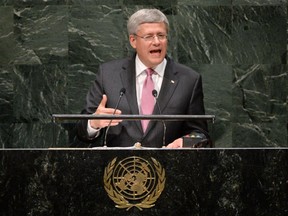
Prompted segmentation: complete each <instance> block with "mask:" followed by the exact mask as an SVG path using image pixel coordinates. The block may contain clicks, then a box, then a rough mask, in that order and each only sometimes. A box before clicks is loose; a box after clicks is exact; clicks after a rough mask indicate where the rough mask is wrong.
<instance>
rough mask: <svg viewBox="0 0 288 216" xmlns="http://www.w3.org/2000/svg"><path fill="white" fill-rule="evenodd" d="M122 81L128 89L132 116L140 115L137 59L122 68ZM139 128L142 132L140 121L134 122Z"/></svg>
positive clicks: (132, 59) (129, 61)
mask: <svg viewBox="0 0 288 216" xmlns="http://www.w3.org/2000/svg"><path fill="white" fill-rule="evenodd" d="M120 76H121V81H122V84H123V86H124V87H125V89H126V93H125V95H126V97H127V102H128V104H129V107H130V110H131V113H132V114H135V115H138V114H139V109H138V103H137V95H136V77H135V76H136V72H135V58H131V59H129V60H128V61H127V62H126V63H124V64H123V66H122V71H121V74H120ZM133 122H134V123H135V124H136V125H137V128H138V129H139V130H140V131H141V132H142V126H141V123H140V121H133Z"/></svg>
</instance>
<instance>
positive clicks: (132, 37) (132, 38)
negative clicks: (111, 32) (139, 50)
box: [129, 34, 136, 49]
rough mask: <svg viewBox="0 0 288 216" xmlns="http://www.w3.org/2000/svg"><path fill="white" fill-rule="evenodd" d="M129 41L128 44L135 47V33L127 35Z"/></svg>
mask: <svg viewBox="0 0 288 216" xmlns="http://www.w3.org/2000/svg"><path fill="white" fill-rule="evenodd" d="M129 41H130V45H131V46H132V47H133V48H134V49H136V38H135V35H132V34H131V35H129Z"/></svg>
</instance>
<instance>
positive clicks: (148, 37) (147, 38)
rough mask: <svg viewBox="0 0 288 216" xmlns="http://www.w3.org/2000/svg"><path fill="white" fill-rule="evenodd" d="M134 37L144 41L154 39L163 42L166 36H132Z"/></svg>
mask: <svg viewBox="0 0 288 216" xmlns="http://www.w3.org/2000/svg"><path fill="white" fill-rule="evenodd" d="M134 35H135V36H136V37H140V38H142V39H143V40H144V41H149V42H151V41H153V40H154V38H155V37H157V38H158V40H159V41H164V40H166V39H167V35H166V34H156V35H144V36H140V35H137V34H134Z"/></svg>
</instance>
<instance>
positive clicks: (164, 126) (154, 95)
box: [152, 89, 166, 147]
mask: <svg viewBox="0 0 288 216" xmlns="http://www.w3.org/2000/svg"><path fill="white" fill-rule="evenodd" d="M152 95H153V97H154V98H155V101H156V106H157V107H158V110H159V114H160V115H161V114H162V112H161V109H160V106H159V103H158V97H157V95H158V92H157V91H156V90H155V89H153V91H152ZM162 123H163V128H164V132H163V147H164V146H165V136H166V124H165V121H164V120H162Z"/></svg>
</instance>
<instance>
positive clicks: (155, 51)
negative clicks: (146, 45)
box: [150, 49, 161, 54]
mask: <svg viewBox="0 0 288 216" xmlns="http://www.w3.org/2000/svg"><path fill="white" fill-rule="evenodd" d="M150 53H151V54H161V49H155V50H151V51H150Z"/></svg>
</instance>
